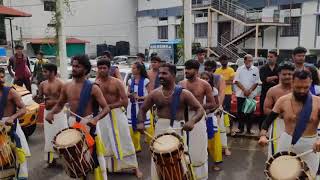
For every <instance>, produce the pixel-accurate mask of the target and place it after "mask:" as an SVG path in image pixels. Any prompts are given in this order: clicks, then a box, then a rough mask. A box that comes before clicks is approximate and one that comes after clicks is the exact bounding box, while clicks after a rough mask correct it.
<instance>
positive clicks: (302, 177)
mask: <svg viewBox="0 0 320 180" xmlns="http://www.w3.org/2000/svg"><path fill="white" fill-rule="evenodd" d="M296 155H297V154H295V153H294V152H288V151H283V152H278V153H276V154H274V155H273V156H272V157H270V158H269V159H268V161H267V162H266V167H265V171H264V173H265V175H266V177H267V179H270V180H283V179H282V178H278V175H277V174H274V173H273V172H271V171H270V170H271V166H272V164H273V163H276V162H275V161H276V160H277V159H278V158H280V157H283V156H288V157H289V158H293V159H288V160H295V161H296V162H297V164H299V168H297V167H295V166H293V167H292V168H291V167H289V168H290V172H289V171H286V170H283V173H285V174H288V173H289V175H291V174H294V177H293V178H292V179H293V180H308V179H310V174H309V173H310V172H309V168H308V166H307V164H306V163H305V162H304V161H303V160H302V159H301V158H299V157H297V158H295V157H293V156H296ZM294 164H295V163H294ZM290 179H291V178H290ZM286 180H287V179H286ZM310 180H311V179H310Z"/></svg>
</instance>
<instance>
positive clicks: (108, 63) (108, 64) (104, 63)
mask: <svg viewBox="0 0 320 180" xmlns="http://www.w3.org/2000/svg"><path fill="white" fill-rule="evenodd" d="M102 65H106V66H108V68H110V66H111V63H110V61H109V60H108V59H107V58H102V59H99V60H98V62H97V66H102Z"/></svg>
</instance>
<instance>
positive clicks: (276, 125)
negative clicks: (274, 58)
mask: <svg viewBox="0 0 320 180" xmlns="http://www.w3.org/2000/svg"><path fill="white" fill-rule="evenodd" d="M293 72H294V66H293V64H292V63H290V62H284V63H282V64H280V66H279V67H278V76H279V80H280V82H279V84H278V85H276V86H274V87H272V88H270V89H269V91H268V92H267V95H266V99H265V102H264V106H263V107H264V113H265V115H269V114H270V113H271V111H272V108H273V107H274V105H275V104H276V102H277V100H278V99H279V98H280V97H281V96H284V95H286V94H289V93H291V92H292V87H291V86H292V75H293ZM283 131H284V121H283V119H282V118H280V117H279V118H277V119H276V120H275V121H274V122H273V124H272V125H271V128H270V130H269V138H270V139H274V138H275V140H274V141H272V142H270V143H269V146H268V148H269V149H268V155H269V157H270V156H272V155H273V154H274V153H275V152H276V151H277V146H278V140H277V138H278V137H279V136H280V135H281V134H282V133H283Z"/></svg>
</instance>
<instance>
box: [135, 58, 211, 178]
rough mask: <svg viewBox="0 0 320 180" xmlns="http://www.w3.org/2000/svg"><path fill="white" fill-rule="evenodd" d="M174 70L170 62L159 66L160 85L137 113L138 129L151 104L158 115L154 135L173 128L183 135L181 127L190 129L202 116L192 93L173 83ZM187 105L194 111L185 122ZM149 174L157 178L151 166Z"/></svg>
mask: <svg viewBox="0 0 320 180" xmlns="http://www.w3.org/2000/svg"><path fill="white" fill-rule="evenodd" d="M176 71H177V70H176V67H175V66H174V65H171V64H163V65H162V66H161V67H160V69H159V79H160V84H161V85H162V87H160V88H157V89H155V90H154V91H152V92H151V93H150V94H149V95H148V96H147V97H146V99H145V101H144V103H143V105H142V106H141V108H140V110H139V114H138V123H139V124H138V127H137V128H138V130H140V131H142V132H143V130H144V121H145V120H146V113H147V111H148V110H149V109H150V108H151V107H152V106H153V105H155V106H156V108H157V117H158V121H157V123H156V125H155V135H159V134H161V133H165V132H166V131H167V130H168V129H171V128H175V129H174V131H176V132H177V134H179V135H182V136H183V135H185V133H182V130H181V128H182V129H183V130H185V131H191V130H192V129H193V128H194V126H195V124H196V123H197V122H199V121H200V120H201V119H202V117H203V116H204V114H205V113H204V109H203V108H202V106H201V104H200V103H199V102H198V100H197V99H196V98H195V97H194V96H193V95H192V93H191V92H189V91H188V90H185V89H182V88H181V87H180V86H177V85H176V84H175V76H176ZM187 107H188V108H189V109H190V110H192V111H194V112H195V113H194V115H193V116H191V117H189V120H188V121H187V122H185V119H186V117H185V110H186V108H187ZM179 128H180V129H179ZM187 141H188V140H187ZM151 174H152V180H154V179H158V177H157V175H156V173H155V169H154V168H151Z"/></svg>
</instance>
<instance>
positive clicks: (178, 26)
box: [175, 25, 181, 39]
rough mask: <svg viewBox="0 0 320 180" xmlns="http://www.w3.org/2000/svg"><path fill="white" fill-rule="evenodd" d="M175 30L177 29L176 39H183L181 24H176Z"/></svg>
mask: <svg viewBox="0 0 320 180" xmlns="http://www.w3.org/2000/svg"><path fill="white" fill-rule="evenodd" d="M175 31H176V34H175V35H176V36H175V37H176V39H181V37H180V36H179V31H180V25H176V26H175Z"/></svg>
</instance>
